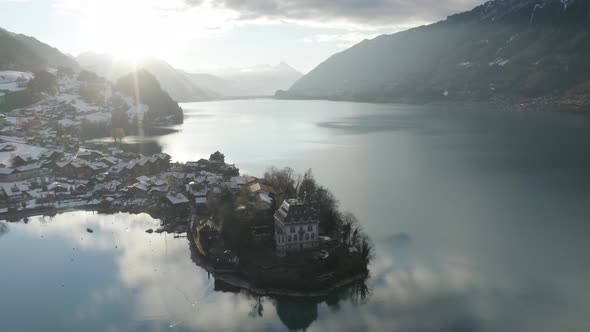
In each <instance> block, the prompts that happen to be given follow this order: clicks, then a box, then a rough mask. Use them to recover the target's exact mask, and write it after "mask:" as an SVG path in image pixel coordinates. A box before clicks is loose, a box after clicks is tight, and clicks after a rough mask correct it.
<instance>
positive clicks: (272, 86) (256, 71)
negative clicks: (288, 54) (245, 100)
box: [188, 62, 303, 97]
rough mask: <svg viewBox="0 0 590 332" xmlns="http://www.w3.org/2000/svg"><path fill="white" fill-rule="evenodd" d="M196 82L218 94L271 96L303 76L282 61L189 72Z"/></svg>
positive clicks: (225, 95)
mask: <svg viewBox="0 0 590 332" xmlns="http://www.w3.org/2000/svg"><path fill="white" fill-rule="evenodd" d="M188 76H189V77H190V79H191V80H193V81H194V82H195V83H196V84H198V85H200V86H203V87H205V88H207V89H209V90H210V91H214V92H216V93H217V94H218V95H220V96H222V97H245V96H272V95H274V94H275V92H276V91H277V90H281V89H288V88H289V87H290V86H291V85H292V84H293V83H294V82H295V81H297V80H298V79H299V78H301V77H302V76H303V74H302V73H300V72H299V71H297V70H296V69H294V68H293V67H291V66H290V65H288V64H287V63H285V62H280V63H279V64H277V65H274V66H273V65H258V66H250V67H243V68H223V69H218V70H214V71H210V72H208V73H197V74H194V73H189V74H188Z"/></svg>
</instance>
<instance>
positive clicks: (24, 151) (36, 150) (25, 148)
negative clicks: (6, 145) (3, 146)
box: [0, 139, 48, 165]
mask: <svg viewBox="0 0 590 332" xmlns="http://www.w3.org/2000/svg"><path fill="white" fill-rule="evenodd" d="M0 141H4V140H1V139H0ZM10 144H11V145H13V146H14V148H15V149H14V151H8V152H0V163H3V164H5V165H7V164H8V162H9V161H10V160H11V159H12V158H13V157H14V156H17V155H18V156H28V157H32V158H35V157H37V156H38V155H40V154H42V153H44V152H47V151H48V150H47V149H44V148H42V147H39V146H34V145H28V144H22V143H15V142H11V143H10Z"/></svg>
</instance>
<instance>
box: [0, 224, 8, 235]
mask: <svg viewBox="0 0 590 332" xmlns="http://www.w3.org/2000/svg"><path fill="white" fill-rule="evenodd" d="M5 233H8V225H7V224H6V223H4V222H1V221H0V236H2V235H4V234H5Z"/></svg>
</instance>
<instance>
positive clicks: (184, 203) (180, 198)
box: [165, 192, 190, 216]
mask: <svg viewBox="0 0 590 332" xmlns="http://www.w3.org/2000/svg"><path fill="white" fill-rule="evenodd" d="M165 202H166V205H168V207H170V208H171V209H169V214H172V215H175V216H178V215H185V214H188V213H190V201H189V200H188V198H186V196H184V195H183V194H182V193H174V192H170V193H168V194H166V196H165Z"/></svg>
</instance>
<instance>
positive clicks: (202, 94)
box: [77, 53, 215, 102]
mask: <svg viewBox="0 0 590 332" xmlns="http://www.w3.org/2000/svg"><path fill="white" fill-rule="evenodd" d="M77 60H78V62H79V63H80V66H81V67H82V68H84V69H86V70H89V71H92V72H95V73H97V74H99V75H100V76H103V77H105V78H107V79H108V80H110V81H113V82H114V81H117V80H118V79H119V78H121V77H123V76H126V75H127V74H129V73H131V72H135V71H137V70H139V69H145V70H147V71H148V72H150V73H151V74H153V75H154V76H155V77H156V78H157V80H158V81H159V82H160V84H161V86H162V88H163V89H164V90H166V91H167V92H168V93H169V94H170V95H171V96H172V98H173V99H175V100H177V101H179V102H191V101H202V100H208V99H211V98H213V97H215V95H214V94H212V93H210V92H208V91H206V90H204V89H202V88H200V87H199V86H198V85H197V84H195V83H194V82H192V81H191V80H190V79H189V78H188V77H187V76H186V75H185V73H183V72H181V71H178V70H176V69H174V68H173V67H172V66H171V65H170V64H168V63H167V62H165V61H162V60H159V59H156V58H151V57H150V58H144V59H140V60H139V61H137V62H133V61H131V60H120V59H116V58H115V57H113V56H110V55H106V54H96V53H83V54H81V55H79V56H78V58H77Z"/></svg>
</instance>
